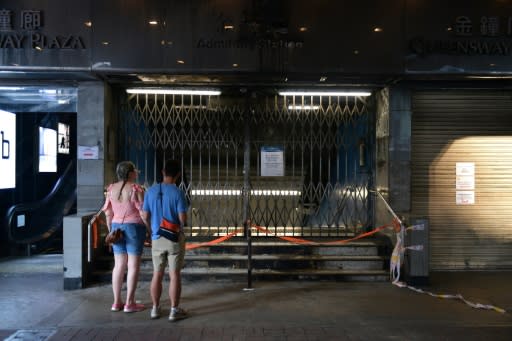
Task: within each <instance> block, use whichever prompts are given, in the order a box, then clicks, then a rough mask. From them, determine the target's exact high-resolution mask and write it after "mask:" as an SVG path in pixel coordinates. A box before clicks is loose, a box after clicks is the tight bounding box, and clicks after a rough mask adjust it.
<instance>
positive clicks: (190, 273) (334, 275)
mask: <svg viewBox="0 0 512 341" xmlns="http://www.w3.org/2000/svg"><path fill="white" fill-rule="evenodd" d="M151 277H152V273H150V272H144V271H141V273H140V275H139V281H150V280H151ZM164 278H165V280H166V281H168V276H165V277H164ZM182 278H183V280H184V281H198V280H215V281H217V280H222V281H224V280H226V281H233V282H243V281H247V280H248V271H247V269H231V268H197V267H195V268H188V267H185V268H184V269H183V270H182ZM92 279H93V280H94V281H100V282H108V281H110V280H111V279H112V273H111V272H110V271H96V272H94V273H93V274H92ZM251 280H336V281H358V282H370V281H371V282H376V281H377V282H383V281H387V280H389V272H388V271H386V270H350V269H349V270H347V269H321V270H315V269H293V270H292V269H285V270H276V269H252V271H251Z"/></svg>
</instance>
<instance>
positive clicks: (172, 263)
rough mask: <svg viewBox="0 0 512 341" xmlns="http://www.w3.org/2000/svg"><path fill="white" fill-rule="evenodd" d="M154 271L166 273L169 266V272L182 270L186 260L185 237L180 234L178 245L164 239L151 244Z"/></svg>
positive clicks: (161, 238)
mask: <svg viewBox="0 0 512 341" xmlns="http://www.w3.org/2000/svg"><path fill="white" fill-rule="evenodd" d="M151 256H152V258H153V271H158V272H164V271H165V267H166V266H167V265H169V271H175V270H181V269H182V268H183V265H184V263H185V262H184V260H185V235H184V234H183V233H180V239H179V241H178V242H177V243H175V242H172V241H170V240H169V239H166V238H164V237H160V238H158V239H156V240H153V241H152V242H151Z"/></svg>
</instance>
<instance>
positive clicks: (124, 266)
mask: <svg viewBox="0 0 512 341" xmlns="http://www.w3.org/2000/svg"><path fill="white" fill-rule="evenodd" d="M116 173H117V178H118V180H119V181H118V182H115V183H113V184H111V185H110V186H108V188H107V195H106V198H105V204H104V205H103V208H102V210H103V212H105V216H106V218H107V227H108V230H109V232H110V231H112V230H117V229H121V230H122V231H123V233H124V237H123V238H122V239H121V240H119V241H118V242H117V243H114V244H113V245H112V249H113V251H114V269H113V270H112V291H113V292H114V304H112V309H111V310H112V311H120V310H121V309H123V310H124V312H125V313H133V312H137V311H142V310H144V305H142V304H137V303H136V302H135V289H136V288H137V282H138V279H139V269H140V259H141V256H142V250H143V248H144V240H145V239H146V234H147V233H149V228H147V227H146V226H145V225H144V222H143V220H142V218H141V212H142V211H141V209H142V204H143V200H144V189H143V188H142V187H141V186H139V185H137V184H136V183H135V180H136V179H137V169H136V168H135V165H134V164H133V163H132V162H130V161H122V162H120V163H119V164H118V165H117V167H116ZM126 270H128V272H127V275H126V301H125V303H123V301H122V299H121V288H122V286H123V278H124V274H125V271H126Z"/></svg>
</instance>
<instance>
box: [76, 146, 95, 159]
mask: <svg viewBox="0 0 512 341" xmlns="http://www.w3.org/2000/svg"><path fill="white" fill-rule="evenodd" d="M98 158H99V148H98V146H94V147H87V146H78V159H79V160H98Z"/></svg>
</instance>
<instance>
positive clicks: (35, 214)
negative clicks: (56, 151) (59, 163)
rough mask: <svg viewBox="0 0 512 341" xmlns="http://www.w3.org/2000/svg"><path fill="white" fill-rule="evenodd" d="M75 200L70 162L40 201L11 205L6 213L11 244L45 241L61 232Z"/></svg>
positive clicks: (74, 181)
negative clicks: (64, 220)
mask: <svg viewBox="0 0 512 341" xmlns="http://www.w3.org/2000/svg"><path fill="white" fill-rule="evenodd" d="M75 203H76V163H75V161H70V163H69V164H68V165H67V167H66V169H65V170H64V172H63V173H62V175H61V177H60V178H59V179H58V180H57V182H56V183H55V185H54V186H53V189H52V190H51V191H50V193H49V194H48V195H46V197H44V198H43V199H42V200H38V201H34V202H29V203H20V204H16V205H14V206H11V207H10V208H9V209H8V211H7V215H6V223H7V224H6V227H7V235H8V237H9V242H10V243H18V244H32V243H40V244H45V243H48V241H50V240H51V239H52V238H56V237H57V236H59V235H62V234H61V233H57V232H62V221H63V218H64V216H65V215H67V214H69V213H70V211H71V209H72V208H73V207H74V206H75Z"/></svg>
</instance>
